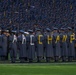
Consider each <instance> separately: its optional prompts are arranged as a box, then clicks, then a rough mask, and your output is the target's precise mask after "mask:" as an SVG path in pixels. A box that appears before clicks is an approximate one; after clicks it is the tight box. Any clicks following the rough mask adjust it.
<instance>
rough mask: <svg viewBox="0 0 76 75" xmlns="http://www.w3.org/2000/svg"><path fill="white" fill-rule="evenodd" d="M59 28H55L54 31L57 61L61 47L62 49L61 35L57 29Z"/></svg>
mask: <svg viewBox="0 0 76 75" xmlns="http://www.w3.org/2000/svg"><path fill="white" fill-rule="evenodd" d="M57 30H58V29H57V28H54V31H53V51H54V60H55V62H57V61H58V60H59V57H60V56H61V49H60V35H59V33H58V31H57Z"/></svg>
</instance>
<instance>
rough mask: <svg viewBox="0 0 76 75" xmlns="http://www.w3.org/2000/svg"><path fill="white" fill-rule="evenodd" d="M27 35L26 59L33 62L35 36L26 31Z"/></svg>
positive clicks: (30, 31)
mask: <svg viewBox="0 0 76 75" xmlns="http://www.w3.org/2000/svg"><path fill="white" fill-rule="evenodd" d="M28 32H29V35H28V36H27V40H28V59H29V62H33V60H34V59H35V41H36V40H35V36H34V34H33V30H28Z"/></svg>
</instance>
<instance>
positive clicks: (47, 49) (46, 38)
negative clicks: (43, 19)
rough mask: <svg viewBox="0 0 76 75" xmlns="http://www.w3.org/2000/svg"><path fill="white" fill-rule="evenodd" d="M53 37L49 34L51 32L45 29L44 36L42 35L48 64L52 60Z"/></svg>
mask: <svg viewBox="0 0 76 75" xmlns="http://www.w3.org/2000/svg"><path fill="white" fill-rule="evenodd" d="M52 40H53V35H52V33H51V30H50V29H49V28H46V34H45V35H44V41H45V55H46V56H45V57H46V61H47V62H50V60H51V58H53V56H54V55H53V44H52Z"/></svg>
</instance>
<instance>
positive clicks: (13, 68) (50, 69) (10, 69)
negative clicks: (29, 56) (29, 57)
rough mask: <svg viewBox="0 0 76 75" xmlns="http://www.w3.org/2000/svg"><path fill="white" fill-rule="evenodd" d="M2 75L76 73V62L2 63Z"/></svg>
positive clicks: (61, 74)
mask: <svg viewBox="0 0 76 75" xmlns="http://www.w3.org/2000/svg"><path fill="white" fill-rule="evenodd" d="M0 75H76V63H24V64H17V63H16V64H0Z"/></svg>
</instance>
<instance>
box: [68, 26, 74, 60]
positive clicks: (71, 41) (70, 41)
mask: <svg viewBox="0 0 76 75" xmlns="http://www.w3.org/2000/svg"><path fill="white" fill-rule="evenodd" d="M74 42H75V34H74V33H73V32H72V28H71V27H68V61H72V60H73V59H74V57H75V48H74Z"/></svg>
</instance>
